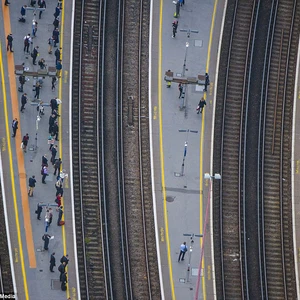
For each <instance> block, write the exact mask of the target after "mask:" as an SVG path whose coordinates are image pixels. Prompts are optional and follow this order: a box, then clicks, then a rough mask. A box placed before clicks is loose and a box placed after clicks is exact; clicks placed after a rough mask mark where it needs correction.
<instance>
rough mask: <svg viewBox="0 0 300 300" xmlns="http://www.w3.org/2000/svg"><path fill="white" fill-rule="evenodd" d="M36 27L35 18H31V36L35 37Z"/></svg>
mask: <svg viewBox="0 0 300 300" xmlns="http://www.w3.org/2000/svg"><path fill="white" fill-rule="evenodd" d="M37 29H38V22H37V21H36V20H32V36H33V37H36V32H37Z"/></svg>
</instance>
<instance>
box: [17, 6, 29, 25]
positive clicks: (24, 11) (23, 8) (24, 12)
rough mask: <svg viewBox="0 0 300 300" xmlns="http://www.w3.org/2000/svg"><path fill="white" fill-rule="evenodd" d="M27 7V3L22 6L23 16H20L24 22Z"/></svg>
mask: <svg viewBox="0 0 300 300" xmlns="http://www.w3.org/2000/svg"><path fill="white" fill-rule="evenodd" d="M26 8H27V5H23V6H22V7H21V18H19V22H22V23H25V22H26Z"/></svg>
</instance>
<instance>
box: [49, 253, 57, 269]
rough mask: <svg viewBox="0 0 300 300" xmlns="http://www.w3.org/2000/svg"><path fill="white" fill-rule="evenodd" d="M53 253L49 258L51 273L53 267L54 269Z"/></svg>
mask: <svg viewBox="0 0 300 300" xmlns="http://www.w3.org/2000/svg"><path fill="white" fill-rule="evenodd" d="M55 266H56V264H55V252H53V253H52V254H51V256H50V272H54V271H53V267H55Z"/></svg>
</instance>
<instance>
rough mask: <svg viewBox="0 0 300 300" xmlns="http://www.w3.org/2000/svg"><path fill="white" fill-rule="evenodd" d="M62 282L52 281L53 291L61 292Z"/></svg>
mask: <svg viewBox="0 0 300 300" xmlns="http://www.w3.org/2000/svg"><path fill="white" fill-rule="evenodd" d="M60 285H61V283H60V281H59V280H58V279H51V289H52V290H60Z"/></svg>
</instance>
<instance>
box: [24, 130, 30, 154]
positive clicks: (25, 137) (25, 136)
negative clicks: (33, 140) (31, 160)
mask: <svg viewBox="0 0 300 300" xmlns="http://www.w3.org/2000/svg"><path fill="white" fill-rule="evenodd" d="M28 141H29V135H28V133H26V135H24V136H23V139H22V144H23V150H24V152H25V153H26V149H27V145H28Z"/></svg>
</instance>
